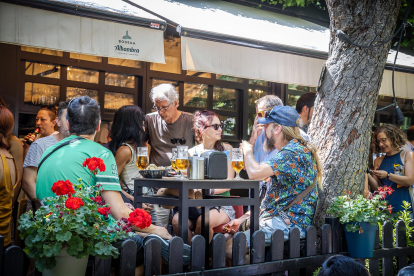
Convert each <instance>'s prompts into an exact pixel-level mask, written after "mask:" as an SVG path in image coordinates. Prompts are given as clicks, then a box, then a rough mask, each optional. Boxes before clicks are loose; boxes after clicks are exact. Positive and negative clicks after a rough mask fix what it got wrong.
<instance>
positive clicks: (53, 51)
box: [20, 46, 63, 57]
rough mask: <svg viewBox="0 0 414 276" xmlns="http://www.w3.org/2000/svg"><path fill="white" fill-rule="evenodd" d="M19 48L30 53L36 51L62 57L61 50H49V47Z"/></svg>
mask: <svg viewBox="0 0 414 276" xmlns="http://www.w3.org/2000/svg"><path fill="white" fill-rule="evenodd" d="M20 49H21V50H22V51H25V52H31V53H38V54H43V55H50V56H58V57H63V52H62V51H55V50H49V49H43V48H35V47H26V46H22V47H21V48H20Z"/></svg>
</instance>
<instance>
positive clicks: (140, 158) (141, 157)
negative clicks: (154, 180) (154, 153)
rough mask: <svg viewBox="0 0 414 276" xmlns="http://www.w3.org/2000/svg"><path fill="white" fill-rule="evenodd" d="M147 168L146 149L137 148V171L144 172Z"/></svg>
mask: <svg viewBox="0 0 414 276" xmlns="http://www.w3.org/2000/svg"><path fill="white" fill-rule="evenodd" d="M147 167H148V148H147V147H139V148H137V168H138V169H139V170H145V169H146V168H147Z"/></svg>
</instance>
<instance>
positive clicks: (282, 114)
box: [257, 105, 300, 127]
mask: <svg viewBox="0 0 414 276" xmlns="http://www.w3.org/2000/svg"><path fill="white" fill-rule="evenodd" d="M299 118H300V116H299V114H298V112H297V111H296V110H295V109H294V108H293V107H290V106H280V105H279V106H275V107H273V108H272V110H269V111H267V112H266V114H265V116H264V118H259V119H258V120H257V122H258V123H259V124H269V123H277V124H279V125H282V126H289V127H297V126H298V125H297V124H296V121H297V120H298V119H299Z"/></svg>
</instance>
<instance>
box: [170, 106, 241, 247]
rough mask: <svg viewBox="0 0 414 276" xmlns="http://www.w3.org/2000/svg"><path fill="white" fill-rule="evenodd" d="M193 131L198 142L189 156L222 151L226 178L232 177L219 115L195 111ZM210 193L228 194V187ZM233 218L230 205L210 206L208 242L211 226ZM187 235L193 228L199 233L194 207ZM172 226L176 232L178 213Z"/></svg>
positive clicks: (198, 216) (212, 190) (197, 217)
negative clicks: (224, 158)
mask: <svg viewBox="0 0 414 276" xmlns="http://www.w3.org/2000/svg"><path fill="white" fill-rule="evenodd" d="M194 131H195V138H196V140H197V141H198V142H199V143H200V144H199V145H197V146H195V147H193V148H191V149H189V150H188V155H189V156H194V155H200V154H201V153H203V152H205V151H211V150H216V151H222V152H225V153H226V154H227V157H228V158H227V159H228V160H227V172H228V173H227V179H233V178H234V170H233V168H232V166H231V158H232V152H231V151H232V149H233V147H232V146H231V145H229V144H226V143H223V142H222V141H221V134H222V132H223V124H222V123H221V121H220V117H219V116H218V115H217V114H216V113H214V112H212V111H209V110H203V111H201V112H200V111H196V113H195V114H194ZM210 194H214V195H222V196H230V189H211V190H210ZM234 218H235V211H234V209H233V207H232V206H220V207H212V208H211V209H210V221H209V226H210V229H209V231H210V242H211V239H212V238H213V234H214V231H213V228H214V227H216V226H219V225H221V224H224V223H227V222H229V221H231V220H233V219H234ZM188 225H189V230H190V231H189V232H188V233H189V237H188V239H189V240H191V238H192V237H191V236H192V235H191V232H192V231H191V230H194V232H195V234H197V235H199V234H201V216H200V213H199V212H198V210H195V209H194V208H191V209H190V212H189V221H188ZM173 228H174V231H175V232H178V213H177V214H175V215H174V217H173Z"/></svg>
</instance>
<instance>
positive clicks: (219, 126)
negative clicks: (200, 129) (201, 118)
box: [206, 124, 223, 130]
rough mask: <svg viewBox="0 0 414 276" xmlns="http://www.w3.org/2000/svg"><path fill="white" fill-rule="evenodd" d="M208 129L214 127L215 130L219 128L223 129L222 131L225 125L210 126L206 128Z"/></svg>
mask: <svg viewBox="0 0 414 276" xmlns="http://www.w3.org/2000/svg"><path fill="white" fill-rule="evenodd" d="M208 127H214V130H218V129H219V128H221V129H223V125H221V124H220V125H219V124H213V125H209V126H206V128H208Z"/></svg>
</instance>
